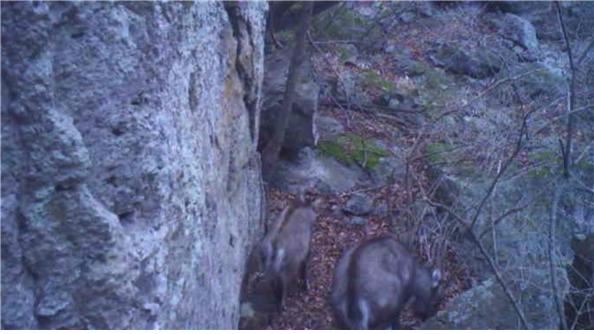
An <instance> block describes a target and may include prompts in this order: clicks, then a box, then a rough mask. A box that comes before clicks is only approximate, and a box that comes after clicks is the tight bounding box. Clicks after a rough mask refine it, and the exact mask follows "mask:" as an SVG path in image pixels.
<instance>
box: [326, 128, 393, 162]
mask: <svg viewBox="0 0 594 334" xmlns="http://www.w3.org/2000/svg"><path fill="white" fill-rule="evenodd" d="M318 148H319V150H320V151H321V152H322V153H323V154H325V155H328V156H331V157H333V158H335V159H336V160H338V161H340V162H343V163H345V164H352V163H357V164H359V165H361V166H363V167H364V168H367V169H373V168H375V167H376V166H377V164H378V162H379V159H380V158H381V157H386V156H388V155H389V154H388V152H387V151H385V150H384V149H382V148H381V147H378V146H377V145H376V144H375V143H374V142H373V141H372V140H369V139H365V138H363V137H361V136H358V135H356V134H352V133H349V134H343V135H340V136H338V137H336V138H335V139H333V140H324V141H320V142H319V143H318Z"/></svg>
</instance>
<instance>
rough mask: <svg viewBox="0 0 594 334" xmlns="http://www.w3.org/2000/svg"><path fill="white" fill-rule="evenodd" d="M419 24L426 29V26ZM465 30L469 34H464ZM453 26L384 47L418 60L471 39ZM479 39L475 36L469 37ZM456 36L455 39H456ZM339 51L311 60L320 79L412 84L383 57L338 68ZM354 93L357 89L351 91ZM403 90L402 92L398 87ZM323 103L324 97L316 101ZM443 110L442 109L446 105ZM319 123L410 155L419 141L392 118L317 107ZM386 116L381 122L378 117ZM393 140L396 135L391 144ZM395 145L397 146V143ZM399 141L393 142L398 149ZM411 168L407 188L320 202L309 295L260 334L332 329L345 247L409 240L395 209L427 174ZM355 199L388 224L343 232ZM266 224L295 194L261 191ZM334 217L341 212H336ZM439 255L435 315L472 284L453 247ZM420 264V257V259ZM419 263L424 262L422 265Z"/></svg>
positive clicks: (409, 34)
mask: <svg viewBox="0 0 594 334" xmlns="http://www.w3.org/2000/svg"><path fill="white" fill-rule="evenodd" d="M425 22H431V21H430V20H427V21H425ZM466 28H468V27H466ZM466 28H465V27H464V24H461V23H460V22H459V21H455V20H453V21H451V24H449V25H448V26H440V27H439V29H436V27H435V25H434V24H404V25H399V26H396V27H394V28H393V29H394V31H393V32H391V34H390V42H391V43H393V44H394V45H401V46H406V47H407V48H408V49H409V50H412V51H413V54H414V55H415V57H418V59H419V60H421V59H422V58H423V57H424V54H425V53H426V52H427V49H428V48H429V47H430V45H431V43H432V41H435V40H438V39H439V40H444V39H447V38H460V37H459V36H461V35H464V36H465V37H469V36H467V35H469V34H471V31H472V30H471V29H466ZM475 33H478V31H475ZM455 36H458V37H455ZM339 46H340V45H336V49H334V50H333V49H332V45H330V46H329V47H325V48H324V50H323V51H322V50H320V48H318V49H317V50H316V51H312V52H314V55H313V56H312V61H313V63H314V66H315V69H316V72H317V73H318V75H321V76H323V77H325V78H329V77H333V76H336V74H337V73H341V72H342V73H344V72H348V71H359V72H360V73H361V72H366V73H368V72H369V71H374V72H375V73H377V74H378V75H379V76H380V77H381V78H382V80H389V81H391V82H392V83H395V84H396V86H403V85H404V86H406V85H407V84H410V83H411V81H410V80H409V78H408V77H402V76H398V75H397V74H396V73H395V72H394V70H393V68H394V63H393V60H392V59H391V56H390V55H389V54H382V53H381V52H377V53H375V54H373V55H368V54H366V55H364V54H363V52H361V54H360V55H359V57H358V58H359V60H360V61H361V64H355V66H354V67H353V64H348V63H344V62H343V61H341V60H340V55H339V53H340V52H339V50H338V49H339ZM357 88H358V89H359V87H357ZM404 88H405V89H406V87H404ZM363 89H366V91H365V94H366V95H367V96H368V97H369V98H371V99H372V100H373V99H375V98H377V97H379V96H380V95H381V94H382V91H381V89H380V90H378V89H377V87H375V88H374V87H366V88H363ZM321 98H322V99H324V98H328V96H322V97H321ZM447 99H448V100H449V101H453V100H456V99H457V97H456V96H449V97H447ZM446 102H447V101H446ZM322 105H323V106H320V110H319V112H320V115H322V116H331V117H332V118H334V119H336V120H339V121H340V122H341V123H342V125H343V126H344V128H345V131H346V132H348V133H353V134H356V135H358V136H360V137H362V138H373V139H381V140H382V141H384V142H386V143H388V144H390V145H394V146H398V147H403V148H408V147H411V146H412V145H413V144H414V143H415V141H416V140H418V131H415V130H413V129H403V128H402V124H403V123H402V121H401V120H398V115H395V117H394V116H392V117H382V115H376V114H373V113H370V112H362V111H348V112H345V110H343V109H341V108H338V107H336V108H333V107H328V104H324V103H322ZM384 116H385V115H384ZM394 133H400V134H402V135H399V136H395V135H394ZM395 138H396V139H395ZM396 141H397V142H396ZM410 168H413V169H414V172H415V174H416V175H417V176H418V183H417V184H412V183H414V182H411V184H409V185H405V184H403V182H402V181H396V182H395V183H392V184H386V185H384V186H381V187H374V188H367V189H352V190H350V191H348V192H344V193H339V194H332V195H320V196H323V198H324V200H325V201H324V202H325V206H324V207H323V208H321V209H319V211H318V212H317V213H318V218H317V221H316V223H315V225H314V230H313V239H312V244H311V255H310V259H309V262H308V268H307V273H308V278H309V286H310V289H309V290H308V291H307V292H296V291H293V293H292V294H290V295H289V298H288V300H287V304H286V309H285V310H284V311H282V312H281V313H275V314H274V315H273V316H272V319H271V321H270V323H269V325H268V326H267V327H266V329H331V328H335V325H334V320H333V315H332V311H331V308H330V305H329V296H330V290H331V285H332V277H333V272H334V267H335V264H336V262H337V260H338V258H339V256H340V255H341V253H342V252H343V251H344V250H346V249H347V248H348V247H351V246H353V245H355V244H357V243H358V242H360V241H363V240H367V239H370V238H372V237H374V236H377V235H382V234H386V233H393V234H396V235H399V236H400V235H404V234H410V233H414V231H413V229H414V226H413V224H412V223H411V222H410V221H408V220H407V218H406V215H405V214H403V212H402V211H401V210H400V208H407V207H410V205H411V204H412V202H413V201H414V200H415V199H418V198H419V197H421V195H420V188H419V187H427V186H428V183H429V181H428V177H427V166H426V164H425V162H424V161H422V160H418V161H417V162H416V163H414V164H412V166H411V167H410ZM354 192H363V193H366V194H367V195H368V196H369V197H371V198H372V199H373V200H374V202H375V203H378V202H380V201H384V202H385V203H388V205H389V211H390V214H389V215H388V217H386V216H384V217H381V216H379V215H373V214H372V215H370V216H368V217H367V223H366V224H362V225H356V224H348V223H346V220H347V219H348V217H345V215H343V214H337V208H342V207H344V203H345V202H346V200H347V199H348V198H349V195H350V194H351V193H354ZM266 193H267V206H268V208H267V209H268V213H269V214H268V217H271V218H272V219H274V218H275V217H276V216H278V214H279V213H280V211H281V210H282V209H283V208H284V207H285V206H286V205H287V204H288V203H289V202H290V200H291V199H292V198H293V196H294V195H293V194H290V193H284V192H281V191H279V190H277V189H273V188H271V187H267V189H266ZM338 211H340V210H338ZM444 253H445V254H444V255H443V260H442V261H443V263H441V268H440V270H441V271H442V277H443V279H442V282H445V284H444V285H443V290H442V292H443V299H442V301H441V304H440V308H443V306H444V305H445V304H446V303H447V301H448V300H450V299H451V298H452V297H454V296H456V295H458V294H459V293H461V292H462V291H464V290H465V289H468V288H469V287H470V285H471V281H472V276H473V275H472V273H471V272H470V270H469V269H468V268H467V267H466V266H465V265H464V263H460V262H459V260H458V259H460V258H461V257H459V256H456V254H455V253H454V249H453V248H452V247H446V250H445V252H444ZM421 257H425V256H424V254H423V255H421ZM423 260H427V259H426V258H424V259H423ZM419 324H420V320H419V319H418V318H416V317H414V316H413V314H412V312H411V311H410V310H409V309H408V308H406V309H405V311H404V312H403V314H402V316H401V326H402V328H404V329H413V328H416V327H417V326H418V325H419Z"/></svg>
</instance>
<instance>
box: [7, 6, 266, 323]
mask: <svg viewBox="0 0 594 334" xmlns="http://www.w3.org/2000/svg"><path fill="white" fill-rule="evenodd" d="M265 11H266V4H265V3H261V2H260V3H241V4H237V5H235V6H229V7H227V8H225V7H224V6H223V4H222V3H202V2H175V3H173V2H172V3H143V2H116V3H104V2H98V3H86V2H83V3H57V2H53V3H49V2H38V3H30V2H28V3H2V39H3V41H2V182H3V186H2V327H3V328H7V329H8V328H47V329H52V328H105V329H112V328H138V329H143V328H194V329H197V328H203V329H204V328H233V327H236V326H237V322H238V319H239V289H240V281H241V277H242V275H243V271H244V265H245V260H246V258H247V252H248V249H249V248H250V247H251V246H252V244H253V241H254V239H255V235H256V233H259V232H260V226H259V222H260V215H261V196H262V193H261V188H260V183H259V180H260V169H259V157H258V155H257V153H256V141H257V128H258V124H257V123H258V122H257V120H258V117H259V116H258V108H259V104H260V89H261V82H262V76H263V36H264V35H263V30H264V17H265Z"/></svg>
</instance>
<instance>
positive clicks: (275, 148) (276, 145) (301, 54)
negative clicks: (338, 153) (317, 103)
mask: <svg viewBox="0 0 594 334" xmlns="http://www.w3.org/2000/svg"><path fill="white" fill-rule="evenodd" d="M312 8H313V2H304V3H303V14H302V17H301V24H300V26H299V30H298V31H297V36H296V37H297V38H296V41H295V49H294V50H293V55H292V57H291V62H290V63H289V73H288V74H287V86H286V88H285V94H284V96H283V104H282V107H281V111H280V114H279V115H278V116H277V117H276V124H275V126H274V133H273V134H272V138H271V139H270V141H269V142H268V143H267V144H266V146H265V147H264V149H263V151H262V158H263V168H264V170H265V172H268V171H271V170H273V169H274V167H275V165H276V163H277V161H278V158H279V154H280V151H281V148H282V146H283V142H284V141H285V133H286V130H287V125H288V123H289V116H290V115H291V113H292V112H293V103H294V101H295V88H296V87H297V83H298V82H299V80H300V78H301V72H302V71H301V68H302V66H301V65H302V63H303V61H304V59H305V35H306V33H307V29H308V28H309V23H310V20H311V16H312Z"/></svg>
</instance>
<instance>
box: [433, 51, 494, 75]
mask: <svg viewBox="0 0 594 334" xmlns="http://www.w3.org/2000/svg"><path fill="white" fill-rule="evenodd" d="M430 59H431V60H432V62H433V63H434V64H435V65H436V66H439V67H443V68H444V69H445V70H446V71H447V72H450V73H453V74H460V75H467V76H469V77H472V78H475V79H485V78H488V77H490V76H493V75H494V74H496V73H497V72H499V70H500V69H501V60H500V59H499V58H498V57H496V56H495V55H494V54H492V53H490V52H489V51H487V50H467V49H465V48H464V47H454V46H450V45H441V46H439V47H438V48H437V49H435V50H434V51H433V52H432V54H431V55H430Z"/></svg>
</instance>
